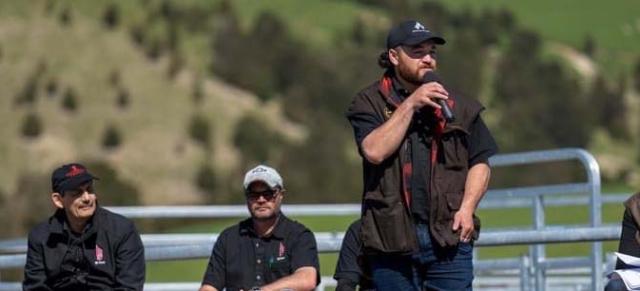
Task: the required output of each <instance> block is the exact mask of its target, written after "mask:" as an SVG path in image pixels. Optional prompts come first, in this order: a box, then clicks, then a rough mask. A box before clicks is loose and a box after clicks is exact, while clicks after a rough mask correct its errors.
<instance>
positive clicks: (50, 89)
mask: <svg viewBox="0 0 640 291" xmlns="http://www.w3.org/2000/svg"><path fill="white" fill-rule="evenodd" d="M45 90H46V91H47V96H49V97H53V96H54V95H56V93H58V80H57V79H56V78H55V77H51V78H49V81H47V85H46V88H45Z"/></svg>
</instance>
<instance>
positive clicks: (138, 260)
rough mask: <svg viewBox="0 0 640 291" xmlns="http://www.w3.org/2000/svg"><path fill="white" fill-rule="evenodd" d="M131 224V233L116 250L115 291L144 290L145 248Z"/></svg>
mask: <svg viewBox="0 0 640 291" xmlns="http://www.w3.org/2000/svg"><path fill="white" fill-rule="evenodd" d="M129 223H130V225H129V232H128V233H127V234H125V236H124V237H123V238H122V240H121V241H120V243H119V244H118V246H117V249H116V250H115V252H116V255H115V258H116V288H115V290H142V288H143V286H144V276H145V261H144V246H143V245H142V240H141V239H140V235H139V234H138V231H137V230H136V227H135V226H134V225H133V222H129Z"/></svg>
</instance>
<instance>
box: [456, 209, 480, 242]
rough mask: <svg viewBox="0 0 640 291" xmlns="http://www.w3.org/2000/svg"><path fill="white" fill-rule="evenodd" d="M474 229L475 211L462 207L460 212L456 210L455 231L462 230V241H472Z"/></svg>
mask: <svg viewBox="0 0 640 291" xmlns="http://www.w3.org/2000/svg"><path fill="white" fill-rule="evenodd" d="M474 229H475V228H474V226H473V211H468V210H466V209H460V210H459V211H458V212H456V214H455V215H454V216H453V231H458V230H460V241H461V242H464V243H468V242H470V241H471V236H472V235H473V231H474Z"/></svg>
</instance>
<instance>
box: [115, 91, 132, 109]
mask: <svg viewBox="0 0 640 291" xmlns="http://www.w3.org/2000/svg"><path fill="white" fill-rule="evenodd" d="M129 103H130V97H129V91H127V89H124V88H123V89H120V91H119V92H118V99H117V100H116V104H117V105H118V108H120V109H126V108H127V107H129Z"/></svg>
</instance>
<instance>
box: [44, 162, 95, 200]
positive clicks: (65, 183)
mask: <svg viewBox="0 0 640 291" xmlns="http://www.w3.org/2000/svg"><path fill="white" fill-rule="evenodd" d="M92 180H98V177H96V176H94V175H93V174H91V173H89V171H88V170H87V168H86V167H85V166H83V165H81V164H78V163H71V164H66V165H63V166H61V167H59V168H57V169H55V170H54V171H53V174H51V189H52V190H53V192H57V193H60V194H63V193H64V192H65V191H69V190H73V189H76V188H78V187H79V186H80V185H82V184H84V183H87V182H89V181H92Z"/></svg>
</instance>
